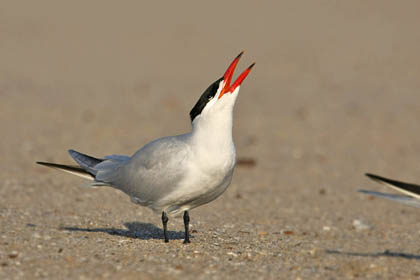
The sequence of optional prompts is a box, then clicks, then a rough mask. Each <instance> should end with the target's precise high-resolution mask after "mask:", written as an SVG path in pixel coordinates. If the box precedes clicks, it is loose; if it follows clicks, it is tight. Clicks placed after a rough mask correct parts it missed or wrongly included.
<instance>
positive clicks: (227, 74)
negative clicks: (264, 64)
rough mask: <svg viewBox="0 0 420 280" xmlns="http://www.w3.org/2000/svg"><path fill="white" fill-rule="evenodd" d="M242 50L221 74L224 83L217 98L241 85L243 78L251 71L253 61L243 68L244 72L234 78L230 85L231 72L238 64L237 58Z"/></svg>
mask: <svg viewBox="0 0 420 280" xmlns="http://www.w3.org/2000/svg"><path fill="white" fill-rule="evenodd" d="M243 53H244V52H241V53H240V54H239V55H238V56H237V57H236V58H235V59H234V60H233V61H232V63H231V64H230V65H229V67H228V69H227V70H226V72H225V75H223V80H224V81H225V85H224V86H223V89H222V91H221V92H220V94H219V99H220V98H221V97H222V96H223V95H224V94H225V93H227V92H230V93H232V92H234V91H235V89H236V88H237V87H239V86H240V85H241V83H242V82H243V80H245V78H246V76H248V74H249V72H251V69H252V67H254V65H255V63H252V64H251V65H250V66H249V67H248V68H247V69H245V71H244V72H242V74H241V75H239V77H238V78H237V79H236V81H235V82H234V83H233V85H232V86H231V85H230V82H231V81H232V77H233V72H235V68H236V65H238V62H239V59H240V58H241V56H242V54H243Z"/></svg>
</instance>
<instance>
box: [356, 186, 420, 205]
mask: <svg viewBox="0 0 420 280" xmlns="http://www.w3.org/2000/svg"><path fill="white" fill-rule="evenodd" d="M359 192H362V193H365V194H370V195H374V196H377V197H381V198H385V199H389V200H393V201H396V202H399V203H403V204H406V205H410V206H413V207H417V208H420V200H418V199H416V198H414V197H412V196H408V195H399V194H389V193H381V192H375V191H368V190H359Z"/></svg>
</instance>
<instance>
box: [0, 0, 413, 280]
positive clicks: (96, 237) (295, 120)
mask: <svg viewBox="0 0 420 280" xmlns="http://www.w3.org/2000/svg"><path fill="white" fill-rule="evenodd" d="M419 9H420V3H419V2H418V1H260V2H258V1H240V2H239V1H238V2H228V1H211V2H202V3H198V2H194V1H176V2H169V3H160V2H153V3H152V2H141V1H119V2H117V1H71V2H58V1H48V2H47V1H2V3H1V9H0V101H1V102H0V127H1V128H2V132H3V133H1V138H0V139H1V140H0V141H1V142H0V143H1V149H0V157H1V158H2V161H1V163H0V166H1V171H0V180H1V182H2V183H0V185H1V187H0V214H1V219H0V223H1V226H0V233H1V236H0V238H1V240H0V277H2V278H3V279H7V278H10V279H21V278H26V279H29V278H32V277H38V278H51V279H56V278H57V275H59V276H60V277H59V278H75V279H82V278H88V279H93V278H112V279H116V278H132V279H138V277H143V278H153V279H155V278H165V277H168V276H170V277H171V278H172V277H174V278H184V279H197V278H214V279H217V278H225V277H226V275H228V276H229V277H232V278H239V277H242V278H252V279H256V278H262V279H267V278H284V279H294V278H296V279H297V278H301V279H315V278H319V279H326V278H338V279H342V278H358V277H359V278H380V279H383V278H388V279H389V278H394V279H395V278H399V279H401V278H416V277H418V276H419V275H420V263H419V259H420V248H419V246H418V240H419V238H420V223H419V222H420V218H419V215H418V211H417V210H416V209H415V208H409V207H406V206H402V205H398V204H395V203H392V202H388V201H382V200H379V199H372V198H369V197H368V196H364V195H361V194H359V193H358V192H357V190H358V189H360V188H365V189H366V188H367V189H374V190H378V191H389V190H388V189H386V188H385V187H382V186H381V185H378V184H376V183H374V182H371V181H369V180H368V179H367V178H365V177H364V176H363V173H365V172H368V171H369V172H373V173H378V174H380V175H384V176H389V177H391V178H396V179H401V180H405V181H409V182H420V172H419V171H420V165H419V159H418V157H419V155H420V142H419V141H418V139H419V137H420V130H419V126H418V121H419V119H420V109H419V108H420V107H419V101H420V98H419V94H420V92H419V88H420V79H419V75H420V55H419V50H420V33H419V32H418V29H419V26H420V17H419ZM242 50H245V51H246V52H245V55H244V56H243V58H242V61H241V63H240V65H239V67H238V70H239V71H241V70H242V69H244V68H245V67H246V66H248V65H249V64H250V63H252V62H254V61H256V63H257V64H256V67H255V69H253V72H252V73H251V75H250V76H249V77H248V78H247V80H246V81H245V82H244V84H243V86H242V88H241V92H240V97H239V98H238V102H237V104H236V107H235V121H234V137H235V143H236V147H237V152H238V156H239V157H240V158H250V159H252V160H254V161H255V162H256V164H255V166H238V168H237V170H236V174H235V176H234V179H233V183H232V185H231V187H230V188H229V189H228V191H227V192H226V193H225V194H224V195H223V196H222V197H221V198H219V199H218V200H217V201H215V202H213V203H211V204H209V205H206V206H203V207H201V208H198V209H196V210H194V211H192V213H191V219H192V223H193V229H194V230H195V232H193V235H194V238H193V243H192V245H191V246H183V245H182V244H181V240H174V241H172V242H171V243H170V244H169V245H167V244H164V243H163V242H162V241H161V240H160V239H159V238H160V235H161V232H160V229H159V228H160V219H159V217H157V216H155V215H153V214H152V212H151V211H150V210H148V209H145V208H141V207H137V206H136V205H132V204H130V203H129V199H128V198H127V197H126V196H124V195H123V194H121V193H119V192H117V191H115V190H111V189H106V188H104V189H99V190H98V189H95V190H93V189H86V188H82V187H80V186H79V185H81V184H82V183H83V181H82V180H79V179H77V178H74V177H71V176H67V175H64V174H61V173H58V172H55V171H53V170H48V169H46V168H42V167H39V166H36V165H35V164H34V162H35V161H36V160H43V161H54V162H62V163H71V160H70V159H69V156H68V155H67V152H66V150H67V149H69V148H73V149H76V150H79V151H81V152H86V153H89V154H91V155H93V156H97V157H102V156H104V155H106V154H112V153H120V154H132V153H134V152H135V151H136V150H137V149H138V148H139V147H141V146H142V145H144V144H145V143H147V142H148V141H150V140H153V139H155V138H158V137H162V136H167V135H174V134H181V133H184V132H185V131H187V130H188V129H190V121H189V116H188V113H189V111H190V109H191V108H192V106H193V105H194V104H195V102H196V100H197V99H198V97H199V96H200V95H201V93H202V91H203V90H204V89H205V88H206V87H207V86H208V85H209V84H210V83H211V82H213V81H214V80H216V79H217V78H219V77H220V76H221V75H222V74H223V72H224V70H225V69H226V67H227V66H228V64H229V63H230V61H231V60H232V59H233V58H234V57H235V56H236V55H237V54H238V53H239V52H240V51H242ZM239 71H238V72H239ZM355 221H359V222H360V221H361V222H362V223H363V224H364V225H366V227H365V228H363V227H361V228H360V227H358V226H354V224H355V225H357V223H358V222H355ZM153 225H155V226H153ZM66 228H67V230H66ZM145 228H146V229H145ZM170 228H171V230H174V232H173V233H172V237H173V238H175V239H177V238H179V234H180V232H181V231H182V228H183V227H182V222H181V220H171V221H170ZM387 250H388V251H387Z"/></svg>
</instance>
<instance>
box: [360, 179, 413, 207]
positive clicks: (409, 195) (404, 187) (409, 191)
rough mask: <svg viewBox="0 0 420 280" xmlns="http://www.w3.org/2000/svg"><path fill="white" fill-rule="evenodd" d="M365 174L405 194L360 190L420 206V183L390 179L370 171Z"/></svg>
mask: <svg viewBox="0 0 420 280" xmlns="http://www.w3.org/2000/svg"><path fill="white" fill-rule="evenodd" d="M365 175H366V176H368V177H369V178H370V179H372V180H374V181H377V182H379V183H381V184H384V185H386V186H388V187H391V188H393V189H395V190H397V191H399V192H402V193H404V195H398V194H390V193H381V192H375V191H368V190H359V192H362V193H365V194H370V195H374V196H377V197H381V198H386V199H389V200H393V201H396V202H399V203H403V204H407V205H410V206H414V207H418V208H420V186H419V185H415V184H410V183H405V182H401V181H396V180H392V179H388V178H385V177H381V176H378V175H374V174H370V173H366V174H365Z"/></svg>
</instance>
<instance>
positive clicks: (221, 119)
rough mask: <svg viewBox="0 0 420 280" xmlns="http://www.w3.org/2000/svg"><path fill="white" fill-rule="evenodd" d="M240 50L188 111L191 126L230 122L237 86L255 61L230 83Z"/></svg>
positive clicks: (239, 56) (237, 90)
mask: <svg viewBox="0 0 420 280" xmlns="http://www.w3.org/2000/svg"><path fill="white" fill-rule="evenodd" d="M242 54H243V52H241V53H240V54H239V55H238V56H237V57H236V58H235V59H234V60H233V62H232V63H231V64H230V66H229V67H228V69H227V70H226V72H225V74H224V75H223V77H222V78H220V79H218V80H217V81H215V82H214V83H212V84H211V85H210V86H209V87H208V88H207V89H206V90H205V91H204V93H203V94H202V95H201V97H200V99H198V101H197V103H196V104H195V106H194V107H193V108H192V110H191V112H190V118H191V122H192V124H193V127H194V126H196V125H197V124H198V123H200V125H201V124H203V123H208V124H216V125H217V124H219V125H222V123H225V122H226V121H227V123H231V122H232V121H231V119H232V113H233V107H234V105H235V101H236V98H237V97H238V93H239V88H240V85H241V83H242V82H243V80H245V78H246V76H248V74H249V72H250V71H251V69H252V67H253V66H254V64H255V63H253V64H251V65H250V66H249V67H248V68H247V69H246V70H245V71H244V72H242V74H241V75H239V77H238V78H237V79H236V81H235V82H234V83H233V84H232V85H230V82H231V81H232V77H233V72H234V71H235V68H236V65H237V64H238V62H239V59H240V58H241V56H242Z"/></svg>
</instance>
